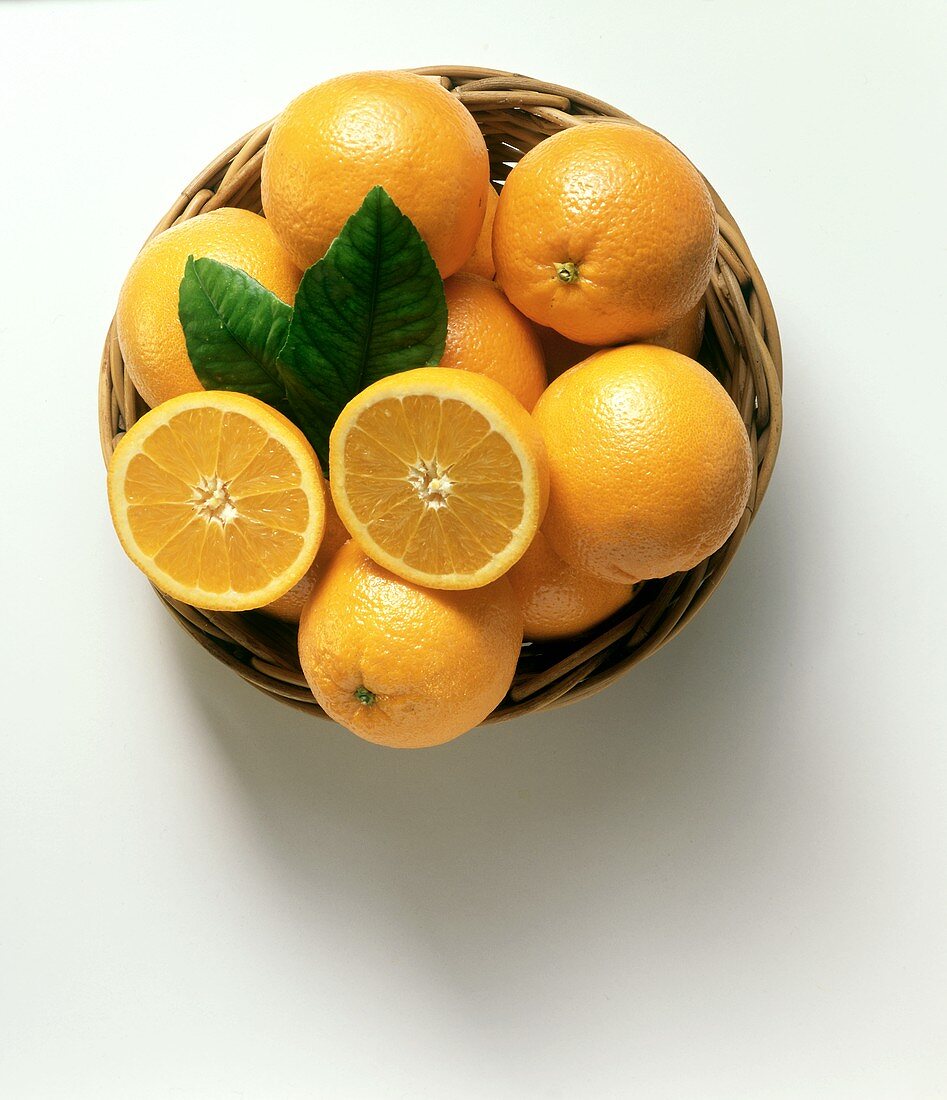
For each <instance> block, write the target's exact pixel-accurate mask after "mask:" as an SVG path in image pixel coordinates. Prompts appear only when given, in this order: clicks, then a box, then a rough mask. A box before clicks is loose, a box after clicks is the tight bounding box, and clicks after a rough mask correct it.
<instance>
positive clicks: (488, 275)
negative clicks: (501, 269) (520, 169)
mask: <svg viewBox="0 0 947 1100" xmlns="http://www.w3.org/2000/svg"><path fill="white" fill-rule="evenodd" d="M499 198H500V196H499V195H498V194H497V189H496V188H495V187H494V186H493V184H492V183H491V184H488V185H487V209H486V212H485V213H484V215H483V225H482V226H481V227H480V233H479V235H478V236H477V243H476V244H475V245H474V250H473V252H471V253H470V256H469V257H468V258H467V262H466V263H465V264H464V266H463V267H462V268H461V269H460V270H461V271H469V272H470V273H471V275H480V276H481V277H482V278H484V279H492V278H493V276H494V275H495V274H496V265H495V264H494V262H493V219H494V218H495V217H496V212H497V202H498V201H499Z"/></svg>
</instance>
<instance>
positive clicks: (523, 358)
mask: <svg viewBox="0 0 947 1100" xmlns="http://www.w3.org/2000/svg"><path fill="white" fill-rule="evenodd" d="M444 294H445V296H446V298H447V341H446V343H445V345H444V354H443V355H442V356H441V361H440V364H439V365H440V366H442V367H456V368H457V369H458V370H467V371H473V372H474V373H476V374H485V375H487V377H488V378H492V379H494V381H496V382H499V383H500V385H501V386H503V387H505V388H506V389H507V390H509V392H510V393H511V394H513V396H514V397H515V398H516V399H517V401H519V402H520V404H521V405H523V406H525V408H526V409H527V410H529V409H532V407H533V406H534V405H535V404H536V402H537V401H538V400H539V395H540V394H541V393H542V392H543V390H544V389H545V388H546V368H545V366H544V364H543V353H542V348H541V347H540V346H539V340H538V339H537V337H536V333H535V331H534V330H533V326H532V325H531V324H530V323H529V321H527V320H526V318H525V317H524V316H523V315H522V313H519V312H518V311H517V310H515V309H514V308H513V306H511V305H510V303H509V302H508V301H507V299H506V298H505V297H504V294H503V291H502V290H500V288H499V287H498V286H497V285H496V283H491V282H489V281H488V280H487V279H482V278H481V277H480V276H479V275H470V274H467V273H466V272H459V273H458V274H457V275H454V276H452V277H451V278H450V279H448V280H447V281H446V282H445V283H444Z"/></svg>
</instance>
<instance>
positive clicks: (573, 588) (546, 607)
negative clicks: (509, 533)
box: [507, 531, 635, 642]
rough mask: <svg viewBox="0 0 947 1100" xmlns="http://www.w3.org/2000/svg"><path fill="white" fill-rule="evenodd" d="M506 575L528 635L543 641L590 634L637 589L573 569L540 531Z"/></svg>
mask: <svg viewBox="0 0 947 1100" xmlns="http://www.w3.org/2000/svg"><path fill="white" fill-rule="evenodd" d="M507 576H508V577H509V578H510V584H512V585H513V591H514V592H515V593H516V595H517V597H518V599H519V601H520V605H521V606H522V608H523V616H524V632H525V636H526V637H527V638H529V639H531V640H532V641H536V642H545V641H552V640H554V639H556V638H569V637H571V636H572V635H573V634H582V633H583V632H584V631H586V630H591V629H592V627H593V626H597V625H598V624H599V623H600V622H601V621H602V620H603V619H607V618H608V616H609V615H612V614H614V613H615V612H616V611H617V610H618V609H619V608H620V607H623V606H624V605H625V604H626V603H627V602H628V601H629V600H630V599H631V597H632V594H633V593H634V590H635V586H634V585H633V584H615V583H614V582H613V581H603V580H601V579H600V578H599V577H593V576H592V574H591V573H586V572H585V571H584V570H582V569H574V568H573V567H572V566H571V565H568V564H567V563H566V562H564V561H563V560H562V558H560V557H559V555H558V554H557V553H555V551H554V550H553V549H552V547H551V546H550V545H549V542H548V540H547V539H546V537H545V535H544V534H543V533H542V531H537V532H536V537H535V538H534V539H533V541H532V542H531V543H530V546H529V549H528V550H527V551H526V553H525V554H524V555H523V556H522V557H521V558H520V560H519V561H518V562H517V563H516V564H515V565H514V566H513V567H512V568H511V569H510V571H509V573H507Z"/></svg>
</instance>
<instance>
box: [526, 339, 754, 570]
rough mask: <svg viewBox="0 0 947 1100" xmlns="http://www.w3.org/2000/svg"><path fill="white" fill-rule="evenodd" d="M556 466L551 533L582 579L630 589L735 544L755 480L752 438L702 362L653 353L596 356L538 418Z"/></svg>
mask: <svg viewBox="0 0 947 1100" xmlns="http://www.w3.org/2000/svg"><path fill="white" fill-rule="evenodd" d="M533 419H534V421H535V422H536V424H537V426H538V427H539V430H540V434H541V435H542V436H543V439H544V441H545V444H546V450H547V454H548V460H549V476H550V494H549V506H548V509H547V512H546V517H545V519H544V521H543V532H544V534H545V535H546V538H547V539H548V540H549V542H550V544H551V546H552V548H553V549H554V550H555V551H556V553H557V554H559V555H560V557H562V558H564V559H565V560H566V561H567V562H568V563H569V564H570V565H573V566H575V567H576V568H578V569H585V570H586V571H587V572H590V573H593V574H594V575H595V576H597V577H601V578H602V579H604V580H610V581H614V582H616V583H622V584H629V583H632V582H634V581H639V580H647V579H649V578H652V577H666V576H668V575H669V574H671V573H676V572H678V571H680V570H685V569H691V568H692V567H693V566H695V565H697V564H698V562H700V561H702V560H703V559H704V558H705V557H707V555H708V554H712V553H713V552H714V551H715V550H717V549H719V547H720V546H722V545H723V543H724V542H726V540H727V538H728V537H729V536H730V534H731V533H732V531H733V529H734V528H735V527H736V525H737V523H738V522H739V520H740V517H741V516H742V515H743V511H744V509H745V507H746V502H747V499H748V497H749V492H750V485H751V482H752V477H753V464H752V456H751V452H750V444H749V440H748V438H747V434H746V429H745V427H744V426H743V421H742V420H741V418H740V414H739V412H738V411H737V409H736V406H735V405H734V404H733V402H732V401H731V400H730V397H729V396H728V394H727V392H726V390H724V388H723V387H722V386H721V385H720V383H719V382H718V381H717V380H716V379H715V378H714V377H713V375H711V374H710V373H709V371H706V370H705V369H704V368H703V367H702V366H701V365H700V364H699V363H695V362H694V361H693V360H692V359H688V358H687V357H686V356H684V355H679V354H678V353H677V352H674V351H668V350H667V349H666V348H657V347H652V346H651V345H648V344H633V345H630V346H628V347H622V348H610V349H608V350H607V351H600V352H596V353H595V354H594V355H592V356H591V358H589V359H586V360H585V362H584V363H579V364H578V365H577V366H575V367H572V368H571V370H568V371H566V373H565V374H563V375H561V376H560V377H559V378H557V379H556V380H555V382H553V383H552V384H551V385H550V386H549V388H548V389H547V390H546V392H545V393H544V394H543V395H542V397H541V398H540V399H539V403H538V404H537V405H536V409H535V411H534V413H533Z"/></svg>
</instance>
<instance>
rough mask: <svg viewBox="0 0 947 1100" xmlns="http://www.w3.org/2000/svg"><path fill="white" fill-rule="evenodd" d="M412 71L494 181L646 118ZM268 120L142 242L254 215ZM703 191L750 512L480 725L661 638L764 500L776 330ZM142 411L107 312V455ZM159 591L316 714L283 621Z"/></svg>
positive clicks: (772, 453) (715, 335) (628, 661)
mask: <svg viewBox="0 0 947 1100" xmlns="http://www.w3.org/2000/svg"><path fill="white" fill-rule="evenodd" d="M413 71H414V72H417V73H421V74H422V75H425V76H430V77H432V78H435V79H439V80H440V82H441V84H442V85H443V86H444V87H445V88H447V89H448V90H449V91H451V92H452V93H453V94H454V95H456V96H457V97H458V98H459V99H460V101H461V102H462V103H463V104H464V105H465V106H466V107H467V108H468V110H469V111H470V112H471V113H472V114H473V116H474V118H475V119H476V121H477V123H478V125H479V126H480V129H481V131H482V132H483V135H484V138H485V139H486V143H487V148H488V149H489V151H490V165H491V176H492V178H493V180H494V181H495V182H496V183H497V184H498V185H500V186H501V185H502V183H503V180H504V179H505V178H506V176H507V174H508V173H509V171H510V169H511V168H512V166H513V165H514V164H515V163H516V162H517V161H518V160H519V159H520V158H521V157H522V156H523V155H524V154H525V153H527V152H528V151H529V150H530V149H532V148H533V146H535V145H536V144H537V143H538V142H540V141H541V140H542V139H543V138H545V137H547V136H549V135H550V134H554V133H556V132H557V131H559V130H563V129H565V128H566V127H569V126H586V125H590V124H594V123H595V121H596V120H598V119H602V118H608V119H615V118H618V119H625V120H627V121H628V122H629V123H631V124H637V125H642V124H641V123H636V122H635V120H634V119H632V118H630V116H628V115H626V114H624V113H623V112H622V111H619V110H617V109H616V108H614V107H610V106H609V105H608V104H607V103H602V102H601V101H600V100H597V99H593V98H592V97H591V96H588V95H585V94H584V93H582V92H577V91H574V90H573V89H571V88H563V87H560V86H559V85H556V84H547V83H545V82H544V81H540V80H533V79H531V78H529V77H524V76H518V75H515V74H512V73H506V72H500V71H497V70H493V69H477V68H465V67H460V66H436V67H430V68H422V69H415V70H413ZM272 125H273V120H271V121H270V122H267V123H265V124H264V125H262V126H259V127H258V128H257V129H255V130H252V131H251V132H250V133H249V134H247V135H245V136H244V137H242V138H240V139H239V141H236V142H234V144H233V145H231V146H230V147H229V148H227V149H225V150H224V151H223V152H222V153H221V154H220V155H219V156H218V157H216V158H215V159H214V160H213V161H212V162H211V163H210V164H209V165H208V166H207V167H206V168H205V169H204V170H203V171H202V172H200V173H199V174H198V176H197V177H196V178H195V179H194V180H193V181H192V182H191V183H190V184H189V185H188V186H187V187H186V188H185V189H184V190H183V191H182V192H181V194H180V195H179V196H178V199H177V201H176V202H175V203H174V205H173V206H172V207H171V209H170V210H169V211H168V212H167V213H166V214H165V216H164V217H163V218H162V219H161V221H160V222H159V223H158V224H157V225H156V226H155V228H154V230H153V232H152V234H151V236H154V235H155V234H156V233H159V232H161V231H162V230H163V229H166V228H168V227H169V226H171V225H174V224H176V223H177V222H181V221H185V220H186V219H188V218H193V217H194V216H195V215H197V214H200V213H202V212H204V211H209V210H216V209H217V208H218V207H221V206H238V207H244V208H246V209H248V210H253V211H255V212H257V213H260V212H261V204H260V165H261V163H262V159H263V149H264V147H265V145H266V141H267V138H268V137H269V134H270V129H271V127H272ZM708 186H710V185H709V184H708ZM710 191H711V194H712V195H713V198H714V202H715V204H716V207H717V213H718V215H719V219H720V245H719V251H718V255H717V263H716V268H715V270H714V273H713V276H712V278H711V281H710V286H709V288H708V291H707V295H706V306H707V328H706V332H705V335H704V345H703V348H702V350H701V360H702V362H703V363H704V365H705V366H706V367H708V368H709V369H710V370H712V371H713V372H714V374H715V375H716V376H717V377H718V378H719V379H720V381H721V382H722V383H723V385H724V387H725V388H726V390H727V392H728V393H729V394H730V396H731V397H732V399H733V401H734V403H735V404H736V406H737V408H738V409H739V410H740V413H741V415H742V417H743V421H744V423H745V424H746V428H747V431H748V433H749V437H750V444H751V447H752V449H753V457H754V478H753V484H752V487H751V490H750V498H749V502H748V504H747V507H746V511H745V513H744V515H743V517H742V519H741V520H740V523H739V524H738V525H737V528H736V530H735V531H734V532H733V534H732V535H731V536H730V538H729V539H728V540H727V542H726V543H725V544H724V546H722V547H721V548H720V549H719V550H718V551H717V552H716V553H715V554H712V555H711V556H710V557H709V558H707V559H706V560H705V561H703V562H701V563H700V565H698V566H697V567H696V568H694V569H691V570H689V571H688V572H686V573H677V574H674V575H673V576H671V577H667V578H665V579H663V580H659V581H650V582H648V583H646V584H644V585H643V586H641V587H640V589H639V590H638V591H637V592H636V595H635V598H634V599H633V600H632V602H631V603H630V604H628V605H627V606H626V607H625V608H623V609H622V610H621V611H620V612H618V614H617V615H615V616H613V617H612V619H611V620H609V621H608V622H606V623H604V624H602V626H601V627H599V628H598V629H597V630H595V631H593V632H590V633H589V634H586V635H584V636H582V637H581V638H578V639H572V640H569V641H565V642H557V643H542V644H537V643H532V644H525V645H524V646H523V650H522V652H521V655H520V660H519V665H518V667H517V672H516V676H515V678H514V681H513V685H512V687H511V689H510V692H509V694H508V696H507V698H506V699H505V700H504V701H503V703H501V705H500V706H499V707H498V708H497V709H496V710H495V711H494V712H493V714H492V715H491V716H490V718H489V719H487V721H488V722H495V721H501V720H503V719H506V718H512V717H514V716H516V715H519V714H527V713H530V712H532V711H538V710H542V709H544V708H549V707H555V706H562V705H563V704H565V703H570V702H573V701H575V700H577V699H580V698H582V697H584V696H586V695H591V694H593V693H594V692H597V691H600V690H601V689H602V688H604V687H606V686H607V685H608V684H610V683H611V682H612V681H613V680H615V679H616V678H617V677H618V676H620V675H622V673H624V672H627V671H628V669H630V668H631V667H632V666H633V665H635V664H637V663H638V662H639V661H642V660H644V658H645V657H647V656H649V655H650V654H652V653H654V652H655V651H656V650H657V649H659V648H660V647H661V646H663V645H665V644H666V643H667V642H669V641H670V640H671V639H672V638H673V637H674V636H675V635H676V634H677V633H678V632H679V631H680V630H682V629H683V628H684V627H685V626H686V625H687V623H688V622H690V620H691V619H692V618H693V617H694V615H695V614H696V613H697V612H698V611H699V610H700V608H701V607H702V606H703V605H704V603H706V601H707V599H708V598H709V597H710V595H711V593H712V592H713V591H714V589H715V588H716V587H717V585H718V584H719V583H720V581H721V579H722V577H723V575H724V573H726V571H727V568H728V567H729V565H730V562H731V561H732V560H733V556H734V554H735V553H736V550H737V547H738V546H739V545H740V543H741V541H742V540H743V537H744V535H745V534H746V532H747V529H748V528H749V526H750V523H751V522H752V519H753V516H754V515H755V514H756V512H757V510H758V509H759V506H760V504H761V503H762V500H763V495H764V494H765V492H766V488H767V486H768V485H769V481H770V477H771V476H772V472H773V466H774V464H775V462H776V454H777V451H778V449H779V438H780V432H781V427H782V396H781V390H782V356H781V352H780V343H779V332H778V330H777V326H776V317H775V314H774V312H773V306H772V302H771V301H770V297H769V294H768V292H767V290H766V287H765V286H764V284H763V280H762V278H761V276H760V273H759V269H758V268H757V266H756V264H755V262H754V260H753V257H752V256H751V255H750V250H749V247H748V246H747V243H746V241H745V239H744V237H743V234H742V233H741V232H740V230H739V228H738V227H737V225H736V222H735V221H734V219H733V217H732V215H731V214H730V211H729V210H728V209H727V208H726V206H725V205H724V204H723V202H722V201H721V199H720V198H719V196H718V195H717V193H716V191H714V189H713V187H712V186H711V187H710ZM149 239H150V237H149ZM146 410H147V406H146V405H145V404H144V402H143V401H142V399H141V397H140V395H139V394H138V393H137V391H136V390H135V388H134V386H133V384H132V382H131V380H130V379H129V377H128V375H127V374H126V373H125V369H124V364H123V362H122V354H121V350H120V349H119V346H118V339H117V337H116V334H115V323H114V320H113V322H112V325H111V327H110V328H109V332H108V336H107V338H106V341H105V350H104V353H103V357H102V366H101V373H100V379H99V432H100V437H101V443H102V453H103V455H104V457H105V460H106V462H107V461H108V459H109V458H110V457H111V454H112V451H113V450H114V448H115V445H116V443H117V442H118V440H119V438H120V437H121V435H122V433H123V432H124V431H125V430H126V429H127V428H128V427H130V426H131V425H132V424H134V423H135V421H136V420H137V419H138V418H139V417H141V416H142V415H143V413H144V412H145V411H146ZM158 595H159V597H160V598H161V600H162V601H163V602H164V603H165V605H166V606H167V607H168V609H169V610H170V612H171V613H172V615H174V617H175V618H176V619H177V621H178V622H179V623H180V624H181V626H182V627H184V629H185V630H186V631H187V632H188V633H189V634H190V635H191V636H192V637H193V638H194V639H195V640H196V641H198V642H199V643H200V644H201V645H202V646H203V647H204V648H205V649H206V650H208V651H209V652H210V653H212V654H213V655H214V656H215V657H217V658H219V659H220V660H221V661H223V662H224V663H225V664H227V665H229V666H230V667H231V668H232V669H233V670H234V671H235V672H237V673H238V674H239V675H240V676H242V677H243V679H244V680H247V681H248V682H249V683H251V684H253V685H255V686H256V687H257V688H259V689H260V690H261V691H263V692H265V693H266V694H267V695H270V696H272V697H273V698H275V699H278V700H280V701H281V702H284V703H287V704H289V705H290V706H294V707H296V708H298V709H301V710H304V711H306V712H308V713H310V714H314V715H318V716H322V717H324V715H323V712H322V710H321V709H320V708H319V706H318V704H317V703H316V702H315V700H314V699H313V697H312V693H311V692H310V690H309V688H308V686H307V685H306V681H305V678H304V677H303V674H302V672H301V670H300V667H299V660H298V657H297V653H296V632H295V629H294V628H293V627H291V626H287V625H285V624H283V623H280V622H277V621H276V620H275V619H272V618H270V617H269V616H267V615H262V614H259V613H254V612H243V613H229V612H216V611H201V610H198V609H197V608H193V607H189V606H187V605H186V604H182V603H179V602H178V601H176V600H172V599H170V598H169V597H168V596H165V595H164V594H163V593H161V592H158Z"/></svg>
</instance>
